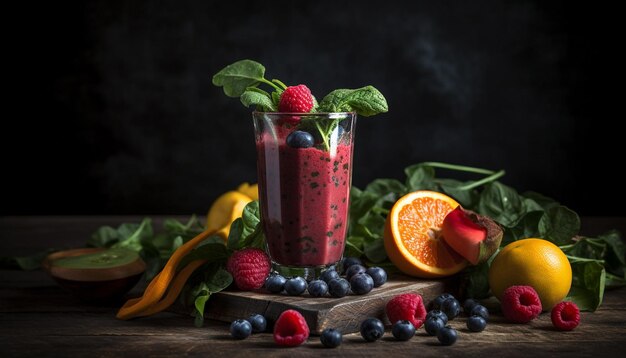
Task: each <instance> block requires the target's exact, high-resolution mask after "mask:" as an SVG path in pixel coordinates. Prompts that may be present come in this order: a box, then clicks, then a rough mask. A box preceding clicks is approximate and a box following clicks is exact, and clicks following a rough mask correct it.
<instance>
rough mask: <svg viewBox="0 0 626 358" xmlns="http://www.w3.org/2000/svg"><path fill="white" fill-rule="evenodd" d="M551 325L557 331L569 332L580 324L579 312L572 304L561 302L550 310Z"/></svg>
mask: <svg viewBox="0 0 626 358" xmlns="http://www.w3.org/2000/svg"><path fill="white" fill-rule="evenodd" d="M550 318H551V319H552V324H553V325H554V327H556V328H557V329H558V330H561V331H571V330H572V329H574V328H576V327H577V326H578V324H579V323H580V310H578V306H576V304H575V303H574V302H565V301H563V302H561V303H559V304H557V305H556V306H554V308H552V313H551V314H550Z"/></svg>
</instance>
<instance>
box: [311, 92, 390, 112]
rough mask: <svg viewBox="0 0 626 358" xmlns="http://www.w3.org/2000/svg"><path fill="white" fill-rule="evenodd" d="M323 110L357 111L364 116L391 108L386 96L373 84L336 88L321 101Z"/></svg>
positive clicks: (320, 105) (320, 106) (321, 109)
mask: <svg viewBox="0 0 626 358" xmlns="http://www.w3.org/2000/svg"><path fill="white" fill-rule="evenodd" d="M319 109H320V111H322V112H352V111H354V112H356V113H357V114H358V115H360V116H363V117H369V116H373V115H376V114H379V113H385V112H387V111H388V110H389V108H388V106H387V100H386V99H385V97H384V96H383V95H382V93H380V91H378V90H377V89H376V88H374V87H373V86H365V87H362V88H357V89H344V88H341V89H336V90H334V91H332V92H330V93H329V94H327V95H326V97H324V98H323V99H322V101H321V102H320V103H319Z"/></svg>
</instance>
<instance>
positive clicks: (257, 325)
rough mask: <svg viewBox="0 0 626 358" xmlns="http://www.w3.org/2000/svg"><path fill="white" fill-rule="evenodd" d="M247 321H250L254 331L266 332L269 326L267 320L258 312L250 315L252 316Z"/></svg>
mask: <svg viewBox="0 0 626 358" xmlns="http://www.w3.org/2000/svg"><path fill="white" fill-rule="evenodd" d="M246 321H248V322H250V325H251V326H252V332H254V333H259V332H265V328H267V320H266V319H265V317H263V315H260V314H258V313H255V314H252V315H250V317H248V318H246Z"/></svg>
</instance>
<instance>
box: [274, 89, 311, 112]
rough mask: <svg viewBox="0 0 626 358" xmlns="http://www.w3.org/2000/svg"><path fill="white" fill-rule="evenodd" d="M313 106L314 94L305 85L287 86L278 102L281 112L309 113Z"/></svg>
mask: <svg viewBox="0 0 626 358" xmlns="http://www.w3.org/2000/svg"><path fill="white" fill-rule="evenodd" d="M311 108H313V95H312V94H311V90H310V89H309V88H308V87H307V86H305V85H298V86H291V87H287V89H286V90H285V91H284V92H283V93H282V95H281V96H280V102H278V111H280V112H287V113H309V112H310V111H311Z"/></svg>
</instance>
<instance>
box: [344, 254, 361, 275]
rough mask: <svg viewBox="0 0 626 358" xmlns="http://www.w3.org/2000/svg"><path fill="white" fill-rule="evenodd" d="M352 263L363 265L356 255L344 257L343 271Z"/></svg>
mask: <svg viewBox="0 0 626 358" xmlns="http://www.w3.org/2000/svg"><path fill="white" fill-rule="evenodd" d="M352 265H363V262H362V261H361V259H359V258H358V257H346V258H345V259H343V272H346V271H347V270H348V267H350V266H352Z"/></svg>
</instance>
